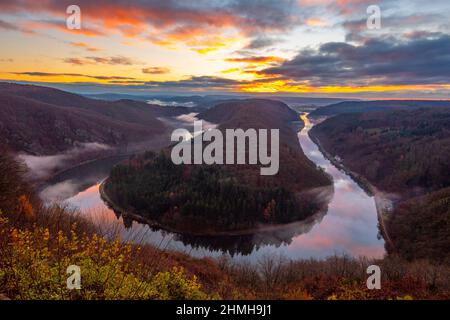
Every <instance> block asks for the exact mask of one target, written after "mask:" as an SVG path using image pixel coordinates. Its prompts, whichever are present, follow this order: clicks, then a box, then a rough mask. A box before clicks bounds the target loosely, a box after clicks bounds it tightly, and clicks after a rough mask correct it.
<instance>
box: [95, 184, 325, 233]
mask: <svg viewBox="0 0 450 320" xmlns="http://www.w3.org/2000/svg"><path fill="white" fill-rule="evenodd" d="M107 180H108V179H105V180H104V181H103V182H102V183H101V184H100V186H99V193H100V197H101V198H102V200H103V201H104V202H105V203H106V204H107V206H108V207H109V208H110V209H112V210H113V211H114V212H116V213H118V214H120V215H121V216H122V217H123V218H124V219H131V220H133V221H136V222H138V223H142V224H146V225H148V226H149V227H151V228H156V229H161V230H164V231H167V232H170V233H174V234H180V235H187V236H193V237H239V236H249V235H254V234H264V233H271V232H275V231H282V230H284V229H291V228H293V227H298V228H299V229H302V227H309V226H310V225H312V224H314V223H315V221H316V218H317V217H318V216H323V214H324V213H326V205H323V206H322V208H320V209H319V210H318V211H317V212H315V213H314V214H313V215H311V216H309V217H308V218H306V219H304V220H301V221H294V222H291V223H286V224H273V225H259V226H258V227H255V228H251V229H242V230H236V231H214V232H209V231H204V232H192V231H186V230H180V229H175V228H171V227H169V226H167V225H163V224H161V223H159V222H157V221H154V220H151V219H148V218H144V217H143V216H142V215H140V214H137V213H134V212H132V211H131V210H129V209H124V208H122V207H120V206H119V205H117V204H116V203H114V201H112V200H111V198H110V197H109V196H108V194H107V193H106V191H105V183H107ZM310 192H311V193H314V194H315V195H316V197H317V198H322V199H329V198H331V196H332V194H333V188H332V187H329V188H327V187H324V188H317V189H314V190H310Z"/></svg>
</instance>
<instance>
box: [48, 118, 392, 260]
mask: <svg viewBox="0 0 450 320" xmlns="http://www.w3.org/2000/svg"><path fill="white" fill-rule="evenodd" d="M302 118H303V120H304V121H305V124H306V125H305V127H304V129H303V130H302V131H301V132H299V133H298V139H299V143H300V145H301V147H302V149H303V151H304V153H305V155H306V156H307V157H308V158H309V159H310V160H312V161H313V162H314V163H316V164H317V165H318V166H320V167H322V168H323V169H324V170H325V171H326V172H327V173H328V174H330V175H331V176H332V177H333V183H334V194H333V196H332V198H331V200H330V202H329V205H328V209H327V210H326V212H322V213H319V214H317V215H315V216H314V217H311V218H310V219H308V220H307V221H304V222H299V223H293V224H290V225H288V226H286V227H285V228H282V229H280V230H277V231H274V232H270V233H256V234H254V235H251V236H238V237H190V236H183V235H178V234H172V233H168V232H165V231H162V230H152V229H150V228H149V227H148V226H147V225H142V224H139V223H137V222H134V221H123V219H122V218H121V217H118V216H117V215H116V214H115V213H114V212H113V211H112V210H111V209H109V208H108V207H107V206H106V205H105V204H104V202H103V201H102V200H101V198H100V194H99V185H100V183H101V181H102V180H103V179H105V178H106V177H107V175H108V172H109V170H110V169H111V168H112V166H114V165H115V164H116V163H118V162H119V161H120V160H121V159H108V160H101V161H98V162H96V163H93V164H89V165H87V166H81V167H78V168H75V169H73V170H70V171H68V172H65V173H64V176H63V177H59V178H58V179H55V180H54V181H52V183H51V184H50V185H49V186H48V187H46V188H45V189H44V190H43V191H42V193H41V195H42V197H43V198H44V199H46V200H47V201H55V200H58V201H64V202H65V203H67V204H68V205H70V206H74V207H77V208H80V209H81V210H82V212H83V214H84V215H86V216H88V217H89V218H91V219H92V220H93V221H94V222H95V223H96V224H98V225H99V226H101V227H102V228H104V229H105V230H110V229H114V230H116V231H118V232H120V233H121V236H122V238H123V239H125V240H131V241H134V242H138V243H151V244H154V245H156V246H158V247H161V248H166V249H172V250H179V251H183V252H186V253H189V254H191V255H193V256H196V257H204V256H210V257H219V256H222V255H228V256H230V257H232V259H235V260H250V261H257V260H258V259H260V258H261V257H263V256H267V255H274V254H276V255H283V256H285V257H287V258H291V259H300V258H306V259H308V258H319V259H320V258H325V257H327V256H331V255H334V254H338V255H342V254H347V255H350V256H354V257H358V256H366V257H376V258H378V257H382V256H383V255H384V253H385V250H384V241H383V239H382V238H380V237H379V229H378V220H377V212H376V207H375V201H374V198H373V197H372V196H369V195H368V194H366V193H365V191H364V190H363V189H361V188H360V187H359V186H358V184H357V183H356V182H355V181H353V180H352V178H351V177H350V176H348V175H347V174H346V173H345V172H342V171H341V170H339V169H338V168H336V167H335V166H334V165H333V164H332V163H331V162H330V161H329V160H327V159H326V158H325V157H324V156H323V155H322V153H321V152H320V151H319V149H318V147H317V146H316V144H315V143H314V142H312V140H311V139H310V138H309V136H308V132H309V130H310V129H311V128H312V126H313V124H311V123H310V122H309V119H308V117H307V116H306V115H304V116H303V117H302ZM125 226H126V227H125Z"/></svg>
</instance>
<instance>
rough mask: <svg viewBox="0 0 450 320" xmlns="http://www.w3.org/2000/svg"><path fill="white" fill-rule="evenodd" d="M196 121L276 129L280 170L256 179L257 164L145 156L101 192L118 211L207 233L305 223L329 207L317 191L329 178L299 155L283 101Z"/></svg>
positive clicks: (216, 112)
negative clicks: (182, 162) (187, 162)
mask: <svg viewBox="0 0 450 320" xmlns="http://www.w3.org/2000/svg"><path fill="white" fill-rule="evenodd" d="M199 117H200V118H202V119H205V120H208V121H211V122H215V123H219V129H220V130H225V129H227V128H242V129H244V130H245V129H247V128H269V129H270V128H274V129H275V128H279V129H280V165H279V172H278V173H277V174H276V175H274V176H261V175H260V170H259V168H260V165H222V166H220V165H213V166H207V165H179V166H176V165H174V164H173V163H172V161H171V160H170V158H169V157H168V156H167V155H165V154H160V155H155V154H150V153H147V154H146V155H144V156H141V157H138V158H135V159H132V160H130V161H129V163H127V164H125V165H123V166H118V167H116V168H114V169H113V171H112V172H111V175H110V177H109V179H108V181H107V183H106V184H105V192H106V193H107V195H108V197H109V198H110V199H112V201H113V202H114V203H115V204H116V205H117V207H119V208H126V210H127V211H130V212H134V213H136V214H138V215H141V216H144V217H146V218H148V219H150V220H152V221H157V222H158V223H159V224H160V225H161V226H162V227H166V228H169V229H172V230H178V231H180V230H181V231H184V232H187V233H198V234H205V233H209V232H210V233H217V232H223V231H236V230H243V229H252V228H254V227H256V226H257V225H259V224H263V225H264V224H266V225H267V224H277V223H287V222H292V221H297V220H302V219H304V218H306V217H308V216H310V215H312V214H313V213H315V212H317V211H318V210H320V208H321V207H322V206H323V205H326V204H324V203H323V199H319V196H318V192H317V190H314V189H316V188H321V187H325V186H329V185H330V184H331V181H330V179H329V178H328V177H327V176H326V175H325V174H324V173H323V172H322V171H320V170H319V169H318V168H317V167H316V166H315V165H314V164H313V163H312V162H311V161H309V160H308V159H307V158H306V156H305V155H304V154H303V152H302V150H301V148H300V146H299V143H298V139H297V135H296V131H295V130H294V126H293V125H292V123H291V122H292V121H295V120H298V115H297V114H296V113H295V112H294V111H292V110H291V109H290V108H289V107H287V106H286V105H285V104H283V103H281V102H276V101H270V100H255V99H252V100H245V101H241V102H236V103H223V104H219V105H217V106H216V107H215V108H213V109H211V110H208V111H206V112H205V113H203V114H200V115H199ZM167 153H169V152H167Z"/></svg>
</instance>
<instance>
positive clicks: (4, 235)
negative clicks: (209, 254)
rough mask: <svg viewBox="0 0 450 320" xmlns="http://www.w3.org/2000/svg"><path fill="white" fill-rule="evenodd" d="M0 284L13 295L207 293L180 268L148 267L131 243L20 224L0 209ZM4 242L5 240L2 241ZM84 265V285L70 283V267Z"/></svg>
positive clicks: (165, 296)
mask: <svg viewBox="0 0 450 320" xmlns="http://www.w3.org/2000/svg"><path fill="white" fill-rule="evenodd" d="M0 241H1V243H2V246H1V248H0V286H1V287H2V291H3V292H4V293H6V294H7V296H8V297H10V298H13V299H44V300H47V299H207V298H210V297H209V296H208V295H207V294H205V293H204V292H202V291H201V288H200V285H199V283H198V281H197V279H196V278H195V277H193V278H188V277H187V276H186V275H185V272H184V270H183V269H182V268H174V269H172V270H170V271H166V272H160V273H158V274H156V275H155V274H151V273H149V272H147V273H145V272H143V271H142V270H141V268H140V266H139V264H133V259H132V251H133V250H132V247H131V245H129V244H124V243H122V242H121V241H120V239H115V240H114V241H107V240H106V239H105V238H103V237H101V236H99V235H96V234H94V235H93V236H87V235H84V236H79V235H77V234H76V233H75V225H73V226H72V230H71V232H70V234H69V235H66V234H64V233H63V232H62V231H58V232H57V233H56V234H54V235H52V234H51V231H50V230H49V229H48V228H41V227H37V226H34V227H33V228H32V229H31V230H28V229H24V230H20V229H17V228H13V227H11V226H10V225H9V224H8V220H7V219H6V218H4V217H3V216H2V215H1V212H0ZM3 244H5V245H3ZM70 265H77V266H79V267H80V270H81V289H80V290H76V289H75V290H69V289H68V288H67V283H66V281H67V277H68V275H67V274H66V270H67V267H68V266H70Z"/></svg>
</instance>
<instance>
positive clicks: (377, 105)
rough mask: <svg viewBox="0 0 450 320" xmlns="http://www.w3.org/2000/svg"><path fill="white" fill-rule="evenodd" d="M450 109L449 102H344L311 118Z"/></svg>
mask: <svg viewBox="0 0 450 320" xmlns="http://www.w3.org/2000/svg"><path fill="white" fill-rule="evenodd" d="M433 107H438V108H439V107H441V108H442V107H450V101H449V100H379V101H344V102H340V103H336V104H331V105H328V106H324V107H320V108H318V109H316V110H315V111H313V112H311V113H310V117H327V116H328V117H329V116H334V115H338V114H345V113H362V112H369V111H371V112H372V111H389V110H404V109H407V110H410V109H418V108H433Z"/></svg>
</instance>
